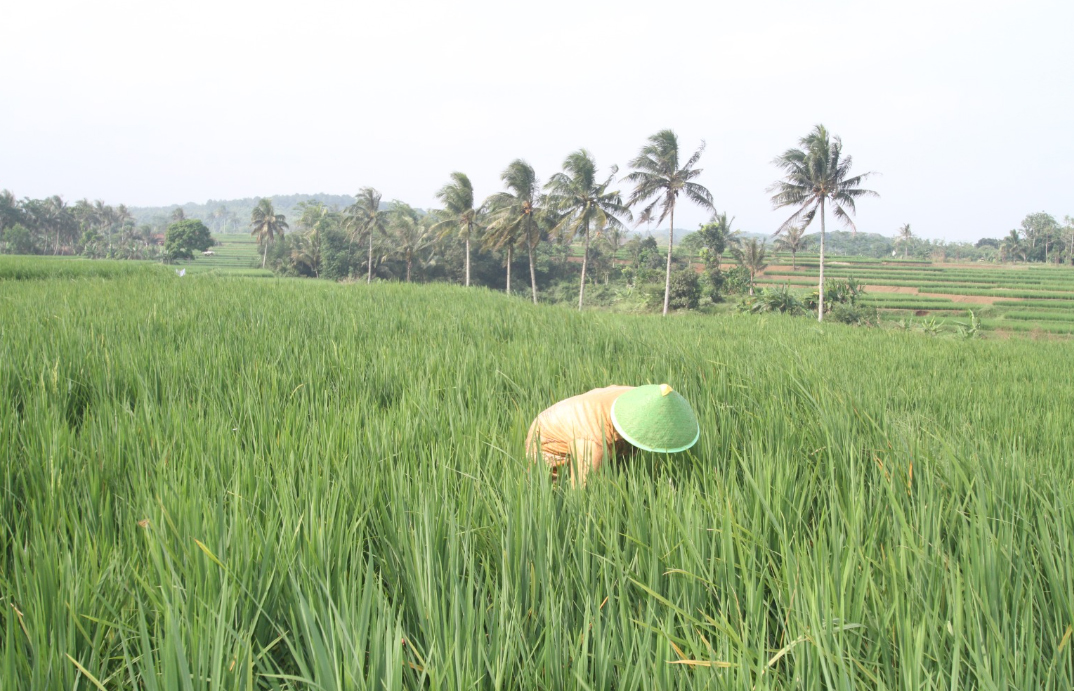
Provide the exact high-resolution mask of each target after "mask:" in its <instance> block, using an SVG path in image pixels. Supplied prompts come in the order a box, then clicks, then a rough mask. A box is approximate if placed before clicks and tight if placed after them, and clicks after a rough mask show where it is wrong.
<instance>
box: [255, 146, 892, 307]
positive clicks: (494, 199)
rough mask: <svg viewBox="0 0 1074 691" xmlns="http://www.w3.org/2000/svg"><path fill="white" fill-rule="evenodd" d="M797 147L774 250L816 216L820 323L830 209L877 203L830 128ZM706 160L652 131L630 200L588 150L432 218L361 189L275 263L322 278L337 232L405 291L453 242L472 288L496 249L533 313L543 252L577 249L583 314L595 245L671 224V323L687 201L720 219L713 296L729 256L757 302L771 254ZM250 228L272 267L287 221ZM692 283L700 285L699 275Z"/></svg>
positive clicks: (447, 205) (445, 190) (521, 165)
mask: <svg viewBox="0 0 1074 691" xmlns="http://www.w3.org/2000/svg"><path fill="white" fill-rule="evenodd" d="M799 145H800V146H799V148H795V149H789V150H787V151H786V152H784V154H783V155H781V156H780V157H778V158H777V159H776V161H775V163H776V165H777V166H779V167H780V168H781V169H782V170H783V171H784V173H785V176H784V178H783V179H782V180H779V181H777V182H776V183H775V184H774V185H773V186H772V187H771V188H770V191H772V192H774V193H775V194H774V196H773V197H772V202H773V205H774V206H775V207H776V208H783V207H794V208H795V211H794V213H793V214H792V215H791V217H790V218H789V219H788V220H787V221H786V222H785V223H784V224H783V225H782V226H781V228H780V229H779V231H777V233H776V236H777V238H778V240H777V242H778V246H779V247H781V248H786V249H789V250H790V251H791V252H792V253H796V252H797V251H798V249H799V246H800V243H801V241H802V238H803V235H804V231H805V229H806V228H808V227H809V226H810V224H811V223H812V221H813V220H814V218H816V217H818V215H819V217H820V225H821V245H820V255H821V266H822V270H821V273H822V275H821V279H820V281H821V282H820V285H819V291H820V300H819V303H820V306H819V308H818V317H819V318H821V319H822V318H823V314H824V307H823V303H824V298H823V290H824V288H823V258H824V236H825V228H826V226H825V223H826V207H827V208H828V209H830V211H831V213H832V214H833V215H834V217H835V218H836V219H837V220H839V221H841V222H843V223H844V224H845V225H848V226H850V227H851V228H853V221H852V219H851V216H852V215H853V213H854V211H855V203H856V200H857V199H859V198H861V197H865V196H876V193H875V192H872V191H870V190H865V189H863V188H861V187H860V183H861V182H862V181H863V180H864V179H865V178H866V177H868V175H869V173H865V174H860V175H857V176H851V175H850V169H851V166H852V159H851V158H850V157H849V156H843V154H842V142H841V140H840V139H839V137H830V136H829V134H828V132H827V130H826V129H825V128H824V127H823V126H819V125H818V126H817V127H816V128H814V130H813V131H812V132H811V133H810V134H809V135H808V136H806V137H804V138H802V139H801V140H800V142H799ZM704 150H705V146H704V143H703V142H702V144H701V146H700V147H698V148H697V149H696V150H695V151H694V152H693V153H692V154H691V155H690V156H689V157H688V158H687V157H684V156H682V155H681V152H680V146H679V140H678V137H677V136H676V135H675V133H674V132H672V131H671V130H661V131H660V132H657V133H656V134H654V135H652V136H651V137H649V139H648V140H647V141H646V143H645V144H644V145H643V146H642V147H641V149H640V150H639V152H638V155H637V156H636V157H634V158H633V159H631V161H630V162H629V165H630V167H631V170H630V172H628V173H627V174H626V175H624V176H623V177H622V178H621V179H620V180H619V181H620V182H626V183H628V185H629V186H630V187H631V188H632V189H630V190H629V192H627V193H626V194H624V193H623V192H621V191H620V190H619V189H616V188H615V183H616V175H617V174H618V167H617V166H611V167H610V168H609V169H608V171H607V172H606V174H603V175H602V174H601V173H600V170H599V168H598V166H597V163H596V161H595V160H594V158H593V156H592V155H591V154H590V153H589V152H588V151H586V150H585V149H579V150H577V151H575V152H572V153H571V154H569V155H568V156H567V157H566V159H565V160H564V161H563V164H562V167H561V170H560V171H558V172H556V173H555V174H553V175H552V176H551V177H550V178H549V179H548V181H547V182H546V183H544V184H543V185H542V184H541V183H540V181H539V179H538V177H537V174H536V172H535V171H534V169H533V167H532V166H530V165H529V164H528V163H527V162H526V161H524V160H522V159H516V160H515V161H512V162H511V163H510V164H509V165H508V166H507V168H506V169H504V171H503V172H502V173H501V175H500V179H501V181H502V183H503V186H504V189H503V191H500V192H496V193H494V194H492V195H491V196H489V197H487V198H486V199H485V200H484V201H483V202H478V201H477V197H476V196H475V194H474V189H473V185H472V183H471V182H470V179H469V177H468V176H466V175H465V174H464V173H461V172H454V173H452V175H451V179H450V181H449V182H448V183H447V184H445V185H444V186H443V187H442V188H441V189H440V190H439V191H438V192H437V194H436V196H437V199H439V200H440V202H441V203H442V204H443V207H442V208H440V209H436V210H433V211H431V212H428V213H420V212H418V211H417V210H415V209H413V208H412V207H410V206H409V205H407V204H405V203H403V202H398V201H397V202H392V203H391V204H390V205H388V207H387V208H382V207H383V205H382V203H381V195H380V193H379V192H378V191H377V190H376V189H374V188H372V187H365V188H362V189H361V190H360V191H359V193H358V195H357V201H356V202H355V203H354V204H353V205H351V206H348V207H347V208H346V209H344V210H343V211H341V212H336V211H333V210H330V209H328V208H327V207H325V206H324V205H320V204H312V203H310V204H306V205H304V208H303V212H302V216H301V217H300V219H299V221H298V225H299V227H300V228H301V229H302V231H303V234H302V235H301V236H300V237H301V239H298V240H293V241H292V242H291V243H290V247H289V248H288V250H289V253H288V255H287V257H286V258H284V257H279V258H277V257H274V260H276V261H279V260H282V259H285V260H286V261H287V262H288V263H289V269H290V270H294V271H300V272H304V271H308V272H310V273H312V274H313V275H315V276H317V275H320V272H321V266H320V265H321V263H322V262H323V261H324V259H325V257H324V242H325V238H324V235H323V234H324V233H326V232H330V231H332V230H334V229H336V228H338V229H339V230H342V231H343V232H344V233H345V235H346V238H347V240H348V241H349V242H350V243H352V244H353V245H355V246H357V245H363V246H365V247H366V248H367V252H366V262H365V263H366V267H365V268H366V272H365V273H366V281H367V282H371V281H372V280H373V277H374V272H375V268H377V267H379V266H380V265H382V264H383V263H384V260H385V259H386V258H387V255H385V254H380V255H379V257H378V256H377V255H378V252H377V251H376V250H377V248H378V247H379V248H382V249H387V250H389V254H391V255H394V256H395V257H397V258H402V260H403V263H404V264H405V280H407V281H409V280H411V277H412V275H413V269H414V263H415V261H417V262H418V263H419V265H420V264H423V263H424V264H425V265H426V266H428V265H431V264H432V263H434V262H435V261H436V259H437V252H436V250H437V248H438V246H437V241H439V240H443V239H444V238H448V237H450V238H454V239H456V240H458V241H460V242H461V243H462V244H463V248H464V249H463V265H464V278H463V283H464V285H466V286H469V285H470V281H471V260H472V255H473V250H474V245H475V244H476V245H478V247H479V249H483V250H494V251H496V252H498V253H501V254H502V255H503V261H504V269H505V272H506V276H505V289H506V290H507V291H508V292H510V291H511V269H512V266H513V264H514V257H515V255H516V253H523V254H524V255H525V257H526V260H527V268H528V272H529V288H530V294H531V298H532V300H533V301H534V303H536V302H537V300H538V292H537V276H536V274H537V266H536V264H537V257H538V254H539V248H540V247H541V245H542V243H545V242H551V243H554V244H560V245H564V246H570V245H571V244H572V243H574V242H576V241H580V243H581V246H582V256H581V258H580V259H581V262H580V263H581V266H580V275H579V280H578V307H579V309H581V308H582V307H583V306H584V304H585V287H586V274H587V271H588V270H589V262H590V257H591V252H592V251H593V249H594V248H593V247H592V244H593V242H594V240H596V241H598V242H600V241H603V242H604V243H610V245H611V250H612V251H611V256H612V257H613V258H614V257H615V256H616V255H617V254H618V251H619V249H620V244H619V243H620V239H621V238H622V237H623V232H624V230H625V228H626V227H627V225H628V224H630V223H634V224H635V225H640V224H641V223H650V222H655V223H656V224H657V225H658V226H659V225H660V224H661V223H663V222H664V221H665V220H666V221H667V222H668V226H669V234H668V245H667V253H666V259H665V265H664V277H663V278H664V290H663V300H662V305H661V311H662V313H663V314H667V312H668V310H669V309H670V308H671V307H672V304H671V302H672V292H673V291H672V269H673V265H674V257H675V251H674V250H675V237H674V228H675V211H676V209H677V206H678V203H679V202H680V201H681V200H685V201H687V202H689V203H693V204H695V205H697V206H699V207H701V208H702V209H705V210H708V211H710V212H712V214H713V216H712V221H711V222H710V223H708V224H705V225H704V226H702V228H701V229H700V230H699V231H698V233H695V234H694V235H695V236H696V239H695V240H694V241H693V246H694V248H695V249H696V250H698V252H699V254H700V256H702V258H703V260H704V261H705V263H706V265H707V270H706V275H707V276H708V278H709V282H710V283H711V284H713V285H714V287H715V288H717V289H718V287H719V285H720V284H721V283H722V281H723V277H722V272H721V269H720V267H721V262H722V257H723V255H724V253H725V252H727V251H728V250H730V251H731V253H732V254H733V255H734V256H735V258H736V259H737V260H738V261H739V264H740V266H742V267H743V269H744V270H745V271H746V273H747V274H748V277H749V279H748V283H749V290H750V292H752V286H753V279H754V277H755V276H756V273H757V272H758V271H759V270H760V267H759V264H760V261H761V259H762V258H763V255H764V244H763V243H762V244H760V245H758V242H757V240H756V239H752V240H750V241H749V242H746V243H739V242H737V238H736V237H735V236H736V234H735V233H734V231H732V230H731V228H730V223H729V222H728V221H727V217H726V214H718V213H717V212H716V209H715V206H714V203H713V196H712V193H711V192H710V191H709V190H708V189H707V188H706V187H705V186H703V185H701V184H700V183H698V182H697V181H696V179H697V178H698V177H699V176H700V174H701V173H702V169H701V168H700V167H699V166H698V164H699V163H700V160H701V156H702V154H703V153H704ZM683 159H685V160H683ZM251 229H252V230H251V232H252V233H253V234H254V235H255V236H256V237H257V238H258V241H259V243H260V245H261V247H262V266H265V265H267V263H268V258H269V246H270V245H272V244H273V243H275V242H276V240H277V238H279V237H280V236H282V235H283V234H284V233H285V231H286V230H287V229H288V223H287V221H286V219H285V218H284V217H283V216H282V215H281V214H277V213H275V210H274V209H273V208H272V204H271V201H269V200H262V203H261V204H259V206H258V208H257V209H255V210H254V212H253V214H252V216H251ZM855 230H856V229H855ZM640 254H641V252H640V250H639V256H640ZM378 260H379V261H378ZM682 280H683V282H685V283H687V284H689V283H690V282H691V278H690V277H689V276H684V277H683V278H682ZM693 280H694V281H696V280H697V279H696V276H695V277H694V278H693Z"/></svg>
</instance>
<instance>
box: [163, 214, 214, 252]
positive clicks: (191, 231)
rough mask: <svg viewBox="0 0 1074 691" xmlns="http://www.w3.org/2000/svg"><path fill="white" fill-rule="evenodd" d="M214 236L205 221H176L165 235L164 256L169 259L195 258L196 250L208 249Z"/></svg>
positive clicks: (203, 250)
mask: <svg viewBox="0 0 1074 691" xmlns="http://www.w3.org/2000/svg"><path fill="white" fill-rule="evenodd" d="M212 246H213V237H212V234H211V233H210V232H209V229H208V228H207V227H206V226H205V224H204V223H202V222H201V221H198V220H194V219H189V218H188V219H184V220H182V221H176V222H175V223H172V224H171V225H170V226H168V232H167V233H166V234H165V236H164V257H165V258H166V259H168V260H169V261H174V260H177V259H193V258H194V253H195V252H205V251H208V249H209V248H210V247H212Z"/></svg>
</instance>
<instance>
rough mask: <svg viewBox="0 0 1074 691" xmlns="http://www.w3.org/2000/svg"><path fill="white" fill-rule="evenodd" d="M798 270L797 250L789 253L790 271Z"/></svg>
mask: <svg viewBox="0 0 1074 691" xmlns="http://www.w3.org/2000/svg"><path fill="white" fill-rule="evenodd" d="M797 270H798V250H795V251H793V252H791V271H797Z"/></svg>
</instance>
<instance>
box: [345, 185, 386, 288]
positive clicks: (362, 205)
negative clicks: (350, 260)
mask: <svg viewBox="0 0 1074 691" xmlns="http://www.w3.org/2000/svg"><path fill="white" fill-rule="evenodd" d="M356 197H357V199H356V200H355V202H354V203H353V204H351V205H350V206H348V207H347V209H346V210H345V211H344V214H345V215H344V219H343V226H344V228H346V229H347V230H348V231H349V232H350V237H351V239H352V240H356V239H360V238H361V239H364V238H368V240H369V260H368V264H367V265H366V277H365V282H366V283H372V282H373V236H374V235H382V236H383V235H385V234H386V233H387V232H388V213H387V212H386V211H383V210H381V208H380V192H378V191H376V190H375V189H373V188H372V187H363V188H362V189H360V190H358V194H357V195H356Z"/></svg>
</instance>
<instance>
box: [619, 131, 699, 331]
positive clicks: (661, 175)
mask: <svg viewBox="0 0 1074 691" xmlns="http://www.w3.org/2000/svg"><path fill="white" fill-rule="evenodd" d="M704 151H705V143H704V142H701V146H700V147H698V149H697V151H695V152H694V155H693V156H691V157H690V159H689V160H688V161H687V162H686V165H684V166H682V167H681V168H680V167H679V139H678V137H676V136H675V133H674V132H672V131H671V130H660V131H659V132H657V133H656V134H654V135H653V136H651V137H649V143H648V144H646V145H645V146H643V147H642V148H641V151H640V152H639V153H638V156H637V158H635V159H634V160H632V161H631V162H630V167H631V168H634V172H632V173H630V175H627V176H626V179H627V180H629V181H630V182H633V183H634V185H635V187H634V191H633V192H632V193H631V195H630V201H629V202H628V205H629V206H631V207H633V206H634V205H636V204H645V203H646V202H648V204H647V205H646V206H645V207H644V208H643V209H642V211H641V214H640V215H639V217H638V224H639V225H640V224H641V223H644V222H647V221H649V220H650V219H652V218H654V210H655V209H656V207H657V206H658V205H659V207H660V215H659V216H658V217H656V219H657V221H656V223H657V226H659V224H660V223H662V222H663V221H664V219H665V218H668V217H670V219H669V220H670V225H669V226H668V266H667V274H666V276H665V278H664V314H665V315H667V313H668V300H669V299H670V297H671V255H672V252H673V251H674V249H675V203H676V201H677V200H678V197H679V195H680V194H685V195H686V198H687V199H689V200H690V201H692V202H694V203H695V204H697V205H699V206H701V207H703V208H705V209H711V208H712V193H710V192H709V191H708V190H707V189H705V187H703V186H701V185H699V184H697V183H696V182H691V180H693V179H694V178H696V177H697V176H698V175H700V174H701V169H700V168H697V169H695V168H694V166H696V165H697V162H698V161H699V160H700V159H701V154H702V153H703V152H704ZM650 200H651V201H650Z"/></svg>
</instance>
